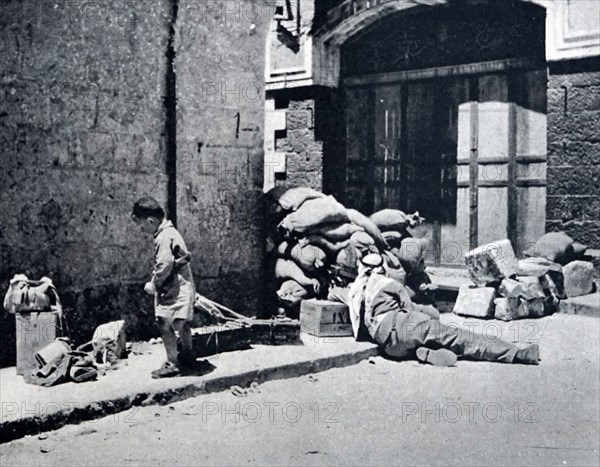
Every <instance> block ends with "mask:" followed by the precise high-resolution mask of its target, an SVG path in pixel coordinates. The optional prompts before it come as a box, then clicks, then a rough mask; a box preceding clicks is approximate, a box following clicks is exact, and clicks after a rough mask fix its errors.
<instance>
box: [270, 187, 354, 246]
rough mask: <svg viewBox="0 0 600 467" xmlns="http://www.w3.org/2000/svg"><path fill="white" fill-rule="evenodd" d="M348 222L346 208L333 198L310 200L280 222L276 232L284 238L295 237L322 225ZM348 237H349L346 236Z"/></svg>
mask: <svg viewBox="0 0 600 467" xmlns="http://www.w3.org/2000/svg"><path fill="white" fill-rule="evenodd" d="M343 222H349V219H348V213H347V212H346V208H345V207H344V206H342V205H341V204H340V203H338V202H337V201H336V200H335V198H334V197H333V196H327V197H325V198H317V199H310V200H307V201H305V202H304V203H302V206H300V208H299V209H298V210H297V211H295V212H292V213H291V214H288V215H287V216H285V218H284V219H283V220H282V221H281V222H280V224H279V226H278V230H279V231H280V232H281V234H282V235H283V236H284V237H285V238H290V237H297V236H301V235H302V234H305V233H308V232H309V231H311V230H314V229H315V228H316V227H318V226H320V225H323V224H331V223H343ZM348 237H349V236H348Z"/></svg>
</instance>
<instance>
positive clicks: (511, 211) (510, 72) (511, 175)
mask: <svg viewBox="0 0 600 467" xmlns="http://www.w3.org/2000/svg"><path fill="white" fill-rule="evenodd" d="M546 67H547V64H546V62H545V61H541V60H540V59H538V58H534V57H524V58H516V59H505V60H496V61H488V62H478V63H469V64H461V65H453V66H445V67H434V68H426V69H417V70H407V71H400V72H392V73H381V74H372V75H365V76H358V77H348V78H345V79H344V80H343V87H346V88H352V87H367V88H371V87H374V86H377V85H381V84H394V83H406V82H411V81H421V80H428V79H435V78H445V77H453V76H464V75H469V77H472V78H474V79H473V81H472V82H471V86H470V88H471V89H470V91H469V100H470V101H471V122H470V125H471V147H470V149H471V152H470V157H469V158H460V157H457V161H456V166H457V169H458V170H460V167H461V166H462V167H465V166H466V167H468V170H469V174H470V176H469V180H467V181H457V189H458V188H467V187H468V188H469V200H470V201H469V208H470V212H469V249H471V250H472V249H474V248H476V247H478V246H479V244H478V194H479V188H480V187H506V188H507V196H508V200H507V209H508V219H507V234H508V238H509V240H510V241H511V243H512V244H513V245H515V248H516V245H517V244H518V229H517V223H518V206H517V204H518V192H517V190H518V188H519V187H545V186H546V180H545V178H535V179H533V178H531V179H525V180H520V179H518V168H517V167H518V164H530V163H545V162H546V157H545V155H522V156H517V104H516V99H517V98H518V97H519V96H517V95H516V91H515V89H514V88H515V86H514V80H513V79H512V77H513V76H514V74H516V73H517V72H523V71H528V70H531V71H534V70H540V69H545V68H546ZM502 72H505V73H506V74H507V80H508V106H509V108H508V112H509V113H508V116H509V129H508V133H509V144H508V158H504V157H502V158H497V160H496V159H485V160H480V159H479V158H478V145H479V141H478V133H479V131H478V117H477V115H478V112H477V110H478V105H479V102H478V101H477V100H474V99H473V96H475V95H477V94H478V92H477V91H478V89H477V88H476V87H475V86H476V78H478V76H480V75H486V74H492V73H502ZM474 83H475V85H474ZM474 87H475V89H473V88H474ZM402 111H403V112H405V107H404V106H402ZM405 117H406V116H404V115H403V118H402V123H403V124H405ZM345 125H346V123H345ZM400 144H401V145H402V143H400ZM371 159H373V158H371ZM372 163H373V162H372V161H370V162H369V167H370V165H372ZM504 163H506V164H507V171H508V179H507V181H506V182H504V181H500V180H497V181H494V180H482V181H479V180H478V172H479V166H481V165H486V164H504ZM432 224H433V232H432V243H433V245H432V248H433V253H434V265H435V266H440V265H441V266H444V267H464V266H457V265H454V264H447V263H444V264H443V263H442V251H441V240H442V233H441V228H442V225H441V223H440V222H439V221H433V223H432Z"/></svg>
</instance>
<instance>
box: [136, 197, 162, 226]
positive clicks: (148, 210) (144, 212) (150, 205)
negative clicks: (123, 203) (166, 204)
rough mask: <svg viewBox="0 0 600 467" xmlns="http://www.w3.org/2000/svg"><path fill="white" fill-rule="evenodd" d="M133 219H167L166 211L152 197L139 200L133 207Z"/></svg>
mask: <svg viewBox="0 0 600 467" xmlns="http://www.w3.org/2000/svg"><path fill="white" fill-rule="evenodd" d="M132 215H133V217H136V218H138V219H147V218H148V217H155V218H157V219H160V220H162V219H164V218H165V211H163V208H161V207H160V204H158V201H156V200H155V199H154V198H152V197H151V196H144V197H143V198H140V199H138V200H137V201H136V202H135V204H134V205H133V213H132Z"/></svg>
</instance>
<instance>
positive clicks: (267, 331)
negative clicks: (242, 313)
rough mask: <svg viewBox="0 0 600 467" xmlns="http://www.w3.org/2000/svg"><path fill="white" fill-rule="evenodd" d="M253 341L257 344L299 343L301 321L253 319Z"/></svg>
mask: <svg viewBox="0 0 600 467" xmlns="http://www.w3.org/2000/svg"><path fill="white" fill-rule="evenodd" d="M251 341H252V343H253V344H257V345H286V344H287V345H289V344H299V343H301V342H302V341H301V340H300V322H299V321H295V320H294V321H278V320H274V319H255V320H253V321H252V327H251Z"/></svg>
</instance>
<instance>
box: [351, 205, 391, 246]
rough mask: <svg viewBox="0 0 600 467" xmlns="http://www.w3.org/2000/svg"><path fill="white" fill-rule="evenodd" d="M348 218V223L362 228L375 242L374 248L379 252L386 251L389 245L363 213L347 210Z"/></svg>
mask: <svg viewBox="0 0 600 467" xmlns="http://www.w3.org/2000/svg"><path fill="white" fill-rule="evenodd" d="M347 212H348V217H349V218H350V221H351V222H352V223H354V224H356V225H358V226H359V227H362V228H363V229H364V230H365V232H366V233H367V234H369V236H370V237H371V238H372V239H373V240H374V241H375V246H377V248H379V249H380V250H381V251H383V250H388V249H389V248H390V245H388V243H387V242H386V241H385V238H384V237H383V235H382V233H381V230H379V228H378V227H377V225H375V223H374V222H373V221H372V220H371V219H369V218H368V217H367V216H365V215H364V214H363V213H361V212H359V211H357V210H356V209H347Z"/></svg>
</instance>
